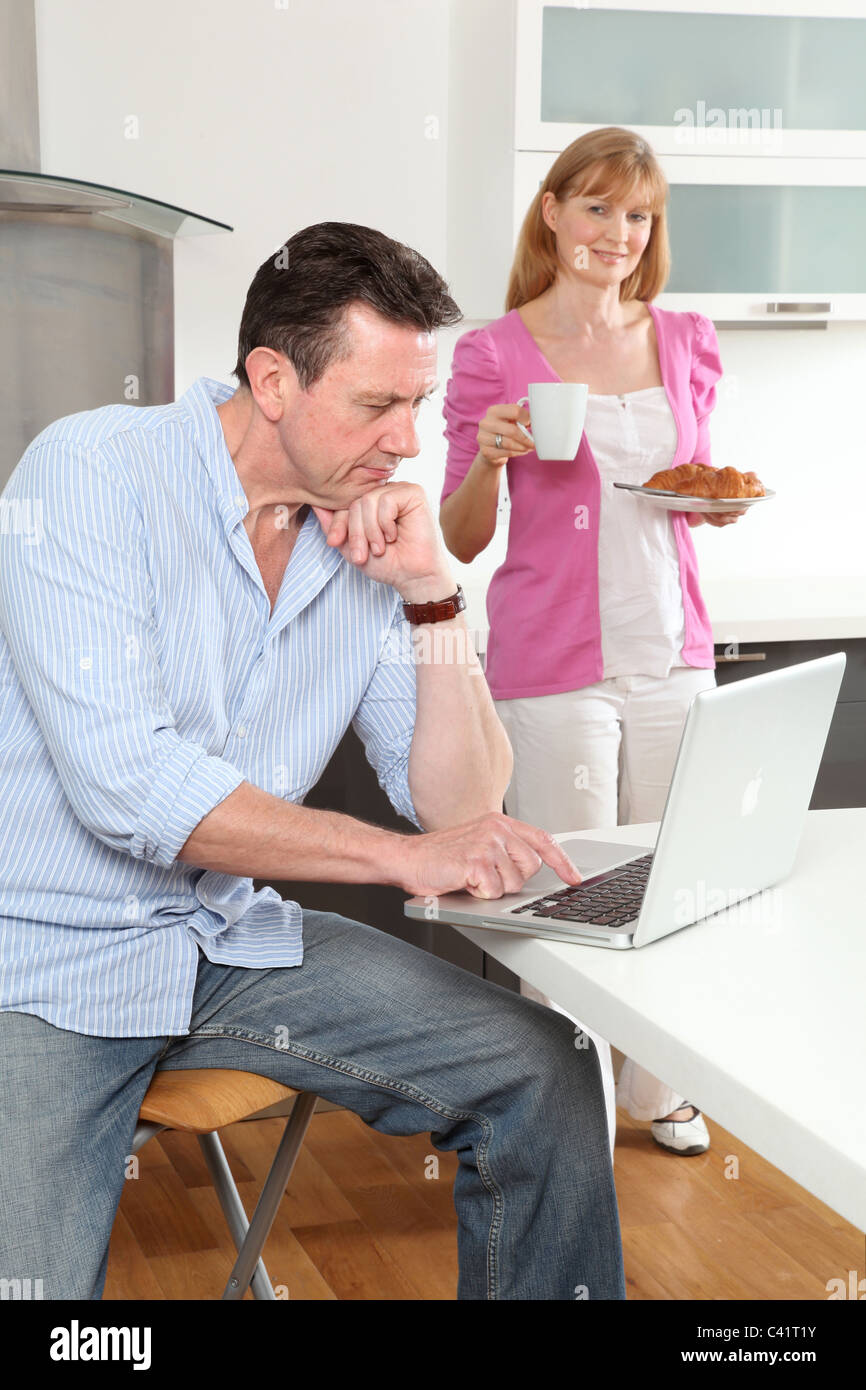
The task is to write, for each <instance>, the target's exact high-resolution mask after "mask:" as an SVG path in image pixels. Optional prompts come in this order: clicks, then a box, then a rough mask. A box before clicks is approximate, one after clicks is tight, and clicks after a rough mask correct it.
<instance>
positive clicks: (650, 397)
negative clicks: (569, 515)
mask: <svg viewBox="0 0 866 1390" xmlns="http://www.w3.org/2000/svg"><path fill="white" fill-rule="evenodd" d="M585 431H586V437H587V441H588V443H589V446H590V448H591V450H592V453H593V457H594V458H595V461H596V464H597V465H598V471H599V476H600V479H601V515H600V517H599V528H598V599H599V613H600V616H601V649H602V659H603V661H604V679H605V680H607V679H609V678H610V677H613V676H639V675H640V676H667V675H668V673H669V672H670V669H671V667H672V666H682V665H684V662H683V659H682V645H683V642H684V640H685V618H684V615H683V597H682V589H681V587H680V566H679V557H678V555H677V547H676V541H675V539H674V533H673V526H672V524H671V513H670V512H666V511H662V510H661V508H658V507H652V506H650V505H648V503H646V502H643V501H641V499H640V498H639V497H634V496H633V495H632V494H631V493H629V492H623V491H622V490H621V489H619V488H615V487H614V486H613V484H614V482H619V483H645V482H646V480H647V479H648V478H649V477H650V476H651V475H652V474H653V473H656V472H657V471H658V470H659V469H661V468H669V467H670V465H671V462H672V460H673V457H674V453H675V450H676V446H677V430H676V424H675V422H674V418H673V414H672V413H671V408H670V405H669V403H668V398H667V395H666V393H665V388H664V387H663V386H648V387H646V389H645V390H643V391H629V392H628V394H627V395H624V396H592V395H591V396H590V397H589V399H588V401H587V410H586V424H585Z"/></svg>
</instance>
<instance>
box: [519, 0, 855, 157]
mask: <svg viewBox="0 0 866 1390" xmlns="http://www.w3.org/2000/svg"><path fill="white" fill-rule="evenodd" d="M700 8H701V7H700V0H697V3H696V6H695V10H696V11H699V10H700ZM714 8H716V9H724V8H725V0H716V3H715V5H714ZM757 8H759V6H757V5H756V6H754V7H753V9H757ZM860 8H861V7H860V5H859V4H858V5H857V6H856V10H858V11H859V10H860ZM816 11H817V12H816V13H815V14H813V15H811V16H805V17H802V16H801V17H794V16H790V15H761V14H755V13H754V12H753V13H750V14H732V13H723V14H718V13H707V12H704V13H701V12H688V11H687V12H681V11H678V12H675V11H664V10H630V9H628V8H624V7H617V8H613V6H612V4H611V3H605V0H601V3H599V0H596V4H592V5H584V4H581V5H577V6H575V5H569V6H563V5H545V4H542V3H540V0H522V3H521V5H520V9H519V27H518V49H517V51H518V100H517V131H516V134H517V140H516V145H517V148H518V149H550V150H554V149H555V150H561V149H563V148H564V147H565V146H566V145H567V144H569V143H570V141H571V140H573V139H576V138H577V136H578V135H579V134H581V133H583V130H584V129H585V128H586V127H591V126H599V125H624V126H629V127H630V128H632V129H639V130H641V132H642V133H644V134H645V135H646V138H647V139H649V140H650V142H651V143H652V144H653V146H654V147H655V148H656V150H657V152H658V153H659V154H682V153H684V152H686V151H687V150H689V149H693V150H695V151H697V152H701V153H705V152H706V153H713V154H719V155H725V154H743V153H747V152H748V151H749V150H750V149H751V150H754V151H755V153H757V154H758V155H760V154H761V153H762V152H764V153H765V152H767V151H768V150H770V151H772V153H774V154H780V153H781V154H792V155H813V156H821V155H824V154H835V155H837V156H838V155H843V154H845V155H852V156H862V155H864V154H866V80H864V73H866V3H864V4H863V6H862V15H861V16H860V17H849V18H825V17H822V15H821V13H820V9H819V7H818V6H817V5H816ZM533 64H534V71H532V70H531V67H530V65H533Z"/></svg>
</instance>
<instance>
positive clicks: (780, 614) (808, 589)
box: [460, 573, 866, 652]
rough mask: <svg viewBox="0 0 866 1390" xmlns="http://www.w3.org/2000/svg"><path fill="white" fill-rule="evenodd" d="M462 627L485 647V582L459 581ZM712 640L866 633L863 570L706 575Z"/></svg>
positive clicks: (865, 576) (830, 637) (481, 648)
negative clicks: (730, 576) (463, 613)
mask: <svg viewBox="0 0 866 1390" xmlns="http://www.w3.org/2000/svg"><path fill="white" fill-rule="evenodd" d="M460 582H461V584H462V585H463V590H464V593H465V594H466V619H467V626H468V627H469V628H471V629H472V630H474V631H475V633H476V648H477V650H478V651H481V652H483V651H486V649H487V630H488V625H487V609H486V597H487V585H486V584H473V583H472V582H471V581H469V582H467V581H466V580H463V579H461V580H460ZM701 589H702V593H703V596H704V601H705V603H706V605H707V609H708V611H709V614H710V621H711V622H712V625H713V640H714V641H715V642H717V643H723V644H727V643H729V642H792V641H794V642H796V641H801V642H803V641H820V640H822V639H826V640H828V641H829V640H834V641H836V640H842V639H844V638H857V637H866V573H864V574H862V575H854V576H850V577H839V576H836V577H834V576H829V577H827V576H824V577H816V576H808V575H807V576H802V575H801V576H787V577H785V576H782V577H772V578H764V577H762V578H755V579H722V580H714V579H707V580H706V581H705V582H703V583H702V585H701Z"/></svg>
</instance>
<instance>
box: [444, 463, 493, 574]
mask: <svg viewBox="0 0 866 1390" xmlns="http://www.w3.org/2000/svg"><path fill="white" fill-rule="evenodd" d="M501 472H502V469H501V468H496V467H494V466H493V465H492V464H489V463H487V462H486V461H485V459H484V458H483V457H482V455H481V454H480V453H478V454H476V455H475V458H474V459H473V461H472V466H471V468H470V469H469V472H468V473H467V474H466V477H465V478H464V479H463V482H462V483H461V484H460V486H459V487H458V488H455V489H454V491H453V492H452V493H451V495H450V496H449V497H446V498H445V501H444V502H443V503H442V505H441V507H440V508H439V525H440V526H441V528H442V535H443V536H444V537H445V544H446V545H447V547H448V549H449V550H450V551H451V554H452V555H454V556H456V558H457V559H458V560H460V561H461V562H462V563H463V564H464V565H468V564H469V563H470V561H472V560H474V559H475V556H476V555H479V554H480V553H481V551H482V550H485V549H486V548H487V546H488V545H489V544H490V542H491V541H492V540H493V533H494V531H495V530H496V508H497V505H498V502H499V477H500V474H501Z"/></svg>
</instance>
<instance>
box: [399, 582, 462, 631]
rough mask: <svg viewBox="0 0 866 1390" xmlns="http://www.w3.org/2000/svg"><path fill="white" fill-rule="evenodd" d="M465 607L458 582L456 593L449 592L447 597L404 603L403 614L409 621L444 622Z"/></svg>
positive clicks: (454, 616)
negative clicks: (424, 601) (423, 601)
mask: <svg viewBox="0 0 866 1390" xmlns="http://www.w3.org/2000/svg"><path fill="white" fill-rule="evenodd" d="M465 607H466V598H465V595H464V593H463V589H462V587H461V586H460V585H459V584H458V585H457V592H456V594H451V596H450V597H449V598H443V599H438V600H431V601H430V602H428V603H404V604H403V616H404V618H406V619H407V620H408V622H410V623H444V622H447V620H448V619H449V618H456V616H457V614H458V613H462V612H463V611H464V609H465Z"/></svg>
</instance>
